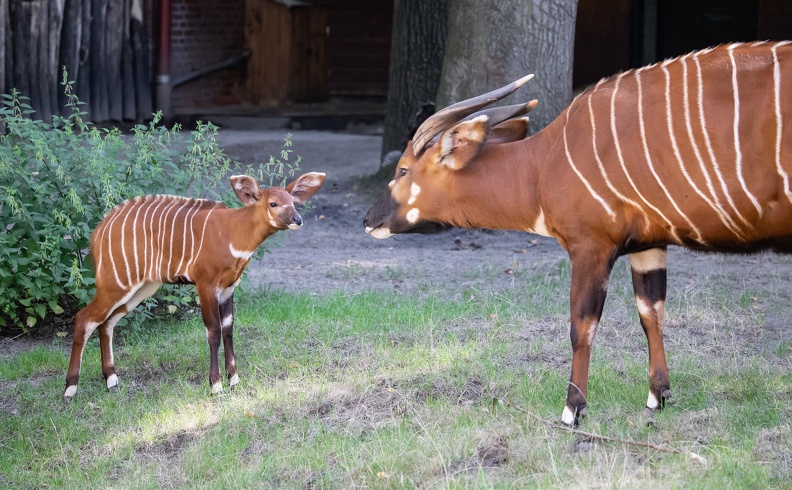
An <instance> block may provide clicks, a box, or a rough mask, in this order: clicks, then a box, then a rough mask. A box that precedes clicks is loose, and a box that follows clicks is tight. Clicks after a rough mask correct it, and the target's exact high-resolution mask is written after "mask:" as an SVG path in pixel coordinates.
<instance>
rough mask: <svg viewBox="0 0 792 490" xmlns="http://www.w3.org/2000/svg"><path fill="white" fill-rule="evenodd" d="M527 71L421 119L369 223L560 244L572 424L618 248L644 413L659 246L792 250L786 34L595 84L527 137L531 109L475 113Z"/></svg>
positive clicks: (659, 372) (580, 410) (383, 232)
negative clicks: (542, 238) (631, 297)
mask: <svg viewBox="0 0 792 490" xmlns="http://www.w3.org/2000/svg"><path fill="white" fill-rule="evenodd" d="M529 78H530V77H526V78H524V79H521V80H519V81H517V82H515V83H513V84H511V85H509V86H506V87H504V88H502V89H499V90H496V91H493V92H491V93H489V94H485V95H482V96H479V97H476V98H474V99H470V100H468V101H463V102H459V103H457V104H454V105H453V106H450V107H448V108H446V109H444V110H442V111H440V112H438V113H437V114H435V115H433V116H432V117H431V118H430V119H428V120H427V121H426V122H425V123H424V124H423V125H422V126H421V127H420V128H419V129H418V131H417V132H416V136H415V137H414V138H413V140H412V142H411V144H409V145H408V146H407V149H406V150H405V151H404V153H403V155H402V157H401V160H400V161H399V163H398V165H397V168H396V173H395V177H394V179H393V180H392V181H391V182H390V184H389V185H388V188H387V189H386V190H385V192H384V194H383V195H382V197H381V198H380V199H379V200H378V201H377V202H376V203H375V204H374V205H373V206H372V207H371V209H370V210H369V211H368V214H367V216H366V218H365V220H364V226H365V229H366V232H367V233H369V234H371V235H372V236H374V237H376V238H386V237H389V236H391V235H393V234H397V233H409V232H430V231H438V230H442V229H445V228H449V227H463V228H494V229H506V230H521V231H528V232H532V233H537V234H540V235H546V236H550V237H554V238H556V239H557V240H558V242H559V244H560V245H561V246H562V247H563V248H564V249H565V250H566V251H567V252H568V254H569V257H570V262H571V266H572V282H571V293H570V317H571V328H570V338H571V341H572V351H573V358H572V373H571V377H570V381H569V386H568V391H567V401H566V406H565V408H564V410H563V414H562V420H563V422H565V423H567V424H571V425H574V424H577V422H578V417H579V416H581V415H584V414H585V409H586V401H587V388H588V371H589V360H590V356H591V346H592V341H593V339H594V335H595V334H596V332H597V326H598V325H599V322H600V316H601V314H602V307H603V303H604V302H605V295H606V291H607V288H608V280H609V276H610V272H611V268H612V267H613V264H614V262H615V261H616V259H617V258H618V257H619V256H622V255H627V256H628V257H629V260H630V265H631V268H632V280H633V288H634V292H635V301H636V305H637V308H638V313H639V316H640V321H641V325H642V327H643V330H644V332H645V334H646V337H647V340H648V344H649V396H648V399H647V402H646V407H647V409H648V410H649V412H648V413H651V411H654V410H658V409H660V408H662V407H663V406H664V404H665V401H666V400H668V399H669V397H670V395H671V392H670V382H669V375H668V367H667V364H666V355H665V350H664V346H663V314H664V305H665V299H666V247H667V246H669V245H681V246H684V247H688V248H691V249H695V250H704V251H714V252H736V253H751V252H757V251H760V250H774V251H777V252H781V253H789V252H792V185H791V184H790V174H792V43H790V42H788V41H787V42H756V43H750V44H741V43H738V44H731V45H723V46H718V47H715V48H712V49H706V50H703V51H698V52H694V53H690V54H687V55H685V56H681V57H678V58H674V59H670V60H667V61H664V62H662V63H657V64H654V65H651V66H647V67H644V68H640V69H636V70H630V71H627V72H624V73H621V74H619V75H616V76H614V77H611V78H608V79H604V80H602V81H600V82H599V83H597V84H596V86H593V87H591V88H589V89H588V90H586V91H585V92H583V93H582V94H580V95H579V96H578V97H576V98H575V99H574V100H573V101H572V103H571V104H570V105H569V107H567V108H566V109H565V110H564V111H563V112H562V113H561V114H560V116H559V117H558V118H557V119H555V121H553V122H552V123H551V124H549V125H548V126H547V127H546V128H544V129H543V130H542V131H539V132H538V133H537V134H535V135H533V136H531V137H529V138H525V139H523V138H524V137H525V135H526V133H525V131H524V130H517V129H519V128H525V127H526V124H527V121H524V120H523V121H522V122H521V121H520V119H516V118H515V116H518V115H522V114H523V113H525V112H526V111H527V110H530V109H531V108H532V107H533V103H534V102H532V103H529V104H524V105H521V106H512V107H507V108H499V109H497V110H489V112H486V111H483V112H479V113H475V111H478V110H479V109H481V108H482V107H484V106H486V105H487V104H490V103H492V102H495V101H496V100H498V99H500V98H502V97H504V96H506V95H508V94H509V93H511V92H513V91H514V90H516V89H517V88H518V87H519V86H521V85H522V84H524V83H525V82H526V81H527V80H528V79H529ZM474 113H475V114H474ZM471 114H472V115H471ZM465 117H467V119H463V118H465ZM515 128H517V129H515Z"/></svg>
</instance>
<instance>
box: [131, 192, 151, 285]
mask: <svg viewBox="0 0 792 490" xmlns="http://www.w3.org/2000/svg"><path fill="white" fill-rule="evenodd" d="M135 203H136V204H138V203H139V204H140V205H139V206H138V208H137V211H136V212H135V219H134V220H133V221H132V250H133V251H134V257H135V281H134V282H135V283H138V282H140V281H141V279H142V277H141V276H142V275H143V274H140V267H139V262H138V260H139V259H138V242H137V229H138V227H139V226H140V222H139V221H138V217H139V216H140V209H141V208H142V207H144V206H146V199H145V197H136V198H135ZM146 207H148V206H146ZM144 249H145V247H144Z"/></svg>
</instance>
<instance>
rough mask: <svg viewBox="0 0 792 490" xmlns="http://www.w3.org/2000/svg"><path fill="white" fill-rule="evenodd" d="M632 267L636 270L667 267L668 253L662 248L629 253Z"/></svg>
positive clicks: (644, 270)
mask: <svg viewBox="0 0 792 490" xmlns="http://www.w3.org/2000/svg"><path fill="white" fill-rule="evenodd" d="M629 258H630V267H632V269H633V270H634V271H635V272H649V271H653V270H657V269H666V268H667V266H666V262H667V258H668V254H667V253H666V251H665V250H663V249H660V248H650V249H649V250H644V251H643V252H635V253H631V254H630V255H629Z"/></svg>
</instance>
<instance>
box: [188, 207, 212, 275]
mask: <svg viewBox="0 0 792 490" xmlns="http://www.w3.org/2000/svg"><path fill="white" fill-rule="evenodd" d="M214 210H215V208H212V209H210V210H209V212H207V213H206V219H205V220H204V224H203V228H201V243H200V244H199V245H198V251H197V252H195V256H194V257H193V258H192V259H191V260H190V262H189V263H188V264H187V272H188V273H189V272H190V267H191V266H192V264H193V263H195V262H196V261H197V260H198V257H200V256H201V249H202V248H203V242H204V233H206V224H207V223H208V222H209V216H211V215H212V211H214Z"/></svg>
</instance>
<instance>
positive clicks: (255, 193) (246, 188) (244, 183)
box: [231, 175, 261, 206]
mask: <svg viewBox="0 0 792 490" xmlns="http://www.w3.org/2000/svg"><path fill="white" fill-rule="evenodd" d="M231 187H233V189H234V192H235V193H236V195H237V197H238V198H239V200H240V201H242V202H243V203H244V204H245V205H246V206H247V205H250V204H253V203H255V202H256V201H258V200H259V197H261V189H260V188H259V185H258V182H256V179H254V178H253V177H251V176H250V175H234V176H232V177H231Z"/></svg>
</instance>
